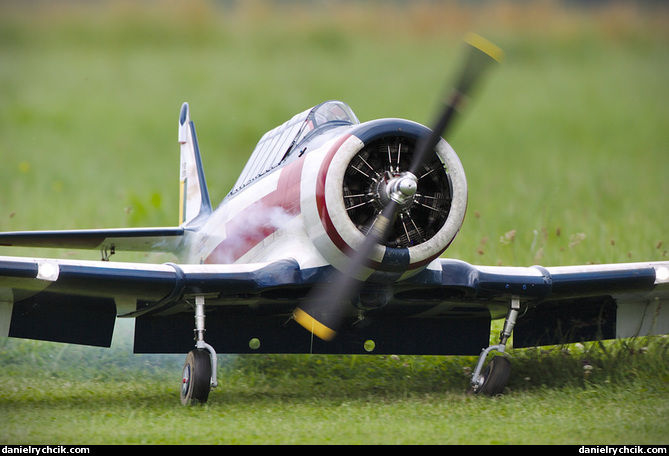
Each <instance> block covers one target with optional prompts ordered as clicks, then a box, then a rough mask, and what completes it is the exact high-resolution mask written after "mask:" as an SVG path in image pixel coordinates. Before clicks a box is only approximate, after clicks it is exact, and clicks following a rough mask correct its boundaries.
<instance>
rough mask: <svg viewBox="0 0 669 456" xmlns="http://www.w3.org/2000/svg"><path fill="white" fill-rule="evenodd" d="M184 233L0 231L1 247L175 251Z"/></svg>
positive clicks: (150, 230)
mask: <svg viewBox="0 0 669 456" xmlns="http://www.w3.org/2000/svg"><path fill="white" fill-rule="evenodd" d="M184 233H185V230H184V228H181V227H174V228H119V229H103V230H61V231H10V232H3V233H0V246H13V247H54V248H66V249H98V250H107V251H108V252H112V251H113V250H116V249H118V250H129V251H140V252H142V251H159V252H174V251H176V250H177V249H178V247H179V245H180V244H181V242H182V239H183V236H184Z"/></svg>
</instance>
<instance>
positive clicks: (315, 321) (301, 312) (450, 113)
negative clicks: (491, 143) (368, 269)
mask: <svg viewBox="0 0 669 456" xmlns="http://www.w3.org/2000/svg"><path fill="white" fill-rule="evenodd" d="M465 43H466V44H467V45H468V52H467V57H466V62H465V67H464V69H463V71H462V73H461V76H460V79H459V80H458V83H457V85H456V86H455V88H454V89H453V91H452V93H451V94H450V95H449V97H447V98H446V100H445V102H444V104H443V106H442V108H441V110H440V112H439V116H438V117H437V120H436V122H435V123H434V126H433V128H432V130H431V132H430V134H429V135H426V136H424V137H423V138H421V139H420V140H419V142H418V144H417V146H416V151H415V153H414V157H413V161H412V163H411V165H410V166H409V172H410V173H411V174H413V175H415V174H416V173H417V170H418V169H419V168H420V166H421V165H422V163H423V162H424V161H425V158H426V156H427V154H428V153H429V152H430V151H431V150H433V149H434V148H435V146H436V145H437V143H438V142H439V140H440V138H441V137H442V136H443V135H444V134H445V132H446V131H447V129H448V127H449V126H450V125H451V122H452V119H453V117H454V114H455V113H456V112H458V110H459V109H460V108H461V105H462V103H463V102H464V101H465V100H466V97H467V95H468V94H469V93H470V92H471V89H472V87H473V85H474V83H475V82H476V81H477V80H478V79H479V78H480V76H481V74H482V73H483V72H484V71H485V70H486V69H487V68H488V67H489V66H490V64H491V63H493V62H495V61H500V60H501V58H502V56H503V52H502V50H501V49H500V48H498V47H497V46H496V45H494V44H493V43H491V42H490V41H488V40H486V39H485V38H483V37H481V36H479V35H474V34H472V35H470V36H468V37H467V39H466V40H465ZM414 191H415V190H414ZM398 208H399V203H398V202H397V201H396V200H395V199H394V198H391V199H390V201H389V202H388V203H387V204H386V206H385V207H384V208H383V211H382V212H381V213H380V214H378V215H377V216H376V219H375V220H374V222H373V224H372V226H371V227H370V229H369V232H368V233H367V235H366V237H365V240H364V242H363V244H362V245H361V246H360V248H358V249H357V250H356V251H355V252H353V255H352V257H351V260H350V263H349V265H348V267H347V268H345V272H342V271H339V270H335V272H334V274H335V277H333V279H332V281H331V282H330V283H329V284H328V285H326V286H324V287H323V288H321V289H319V290H316V291H315V292H314V293H312V295H311V296H309V297H307V300H306V301H305V303H304V304H302V305H301V306H299V307H297V308H296V309H295V311H294V312H293V318H294V319H295V321H297V322H298V323H299V324H300V325H301V326H303V327H304V328H305V329H307V330H308V331H310V332H311V333H312V334H314V335H315V336H317V337H319V338H320V339H323V340H326V341H328V340H332V339H333V338H334V337H335V336H336V335H337V331H338V328H339V326H340V324H341V321H342V320H343V318H344V314H345V312H346V311H347V305H346V302H347V301H348V300H350V299H351V298H353V297H355V296H356V295H357V294H358V293H359V292H360V290H361V289H362V287H363V286H364V281H362V280H359V279H358V278H359V277H361V273H362V271H363V270H364V268H365V263H366V262H367V260H368V256H369V255H370V253H371V252H372V250H373V249H374V247H375V246H376V244H379V243H382V242H383V241H384V240H385V237H386V236H387V234H388V232H389V228H390V227H391V226H392V224H393V222H394V220H395V217H396V216H397V211H398Z"/></svg>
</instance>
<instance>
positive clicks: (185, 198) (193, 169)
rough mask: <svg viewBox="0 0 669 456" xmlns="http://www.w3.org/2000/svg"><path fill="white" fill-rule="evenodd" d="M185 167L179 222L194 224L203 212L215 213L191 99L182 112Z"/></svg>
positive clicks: (180, 193) (182, 154)
mask: <svg viewBox="0 0 669 456" xmlns="http://www.w3.org/2000/svg"><path fill="white" fill-rule="evenodd" d="M179 144H180V146H181V167H180V168H181V169H180V178H179V226H182V225H192V224H194V223H197V222H196V219H198V218H200V217H201V216H206V215H209V214H211V200H210V199H209V191H208V190H207V183H206V180H205V177H204V169H203V167H202V158H201V157H200V149H199V147H198V144H197V135H196V134H195V125H194V124H193V122H192V121H191V120H190V111H189V107H188V103H184V104H183V105H182V106H181V113H180V115H179Z"/></svg>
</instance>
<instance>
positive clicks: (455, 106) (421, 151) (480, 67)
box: [409, 34, 504, 174]
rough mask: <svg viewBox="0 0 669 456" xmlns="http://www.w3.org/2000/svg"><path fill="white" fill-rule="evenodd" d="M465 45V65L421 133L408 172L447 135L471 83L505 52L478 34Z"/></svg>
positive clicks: (416, 166)
mask: <svg viewBox="0 0 669 456" xmlns="http://www.w3.org/2000/svg"><path fill="white" fill-rule="evenodd" d="M465 44H467V56H466V61H465V67H464V68H463V70H462V73H461V75H460V79H459V81H458V83H457V84H456V85H455V87H454V88H453V89H452V90H451V92H450V93H449V94H448V96H447V97H446V99H445V100H444V104H443V106H442V108H441V110H440V112H439V116H437V120H436V121H435V122H434V126H433V128H432V131H431V133H430V134H429V135H427V136H424V137H423V138H422V140H421V141H419V143H418V145H417V146H416V153H415V155H414V160H413V162H412V164H411V167H410V168H409V171H410V172H412V173H413V174H416V172H417V169H418V167H420V165H421V164H422V163H423V161H424V159H425V156H426V155H427V153H428V152H429V151H431V150H432V149H434V147H435V146H436V145H437V143H438V142H439V139H440V138H441V137H442V136H446V133H447V131H448V129H449V127H450V126H451V124H452V120H453V118H454V115H455V114H456V113H457V112H458V111H459V110H460V109H461V108H462V105H463V104H464V103H465V102H466V101H467V98H468V95H469V94H470V93H471V91H472V88H473V87H474V83H475V82H476V81H477V80H478V79H479V78H480V77H481V76H482V75H483V73H484V72H485V70H486V69H488V67H489V66H490V65H491V64H492V63H495V62H501V60H502V58H503V57H504V51H502V50H501V49H500V48H499V47H497V46H496V45H495V44H494V43H492V42H490V41H488V40H487V39H485V38H483V37H482V36H480V35H477V34H470V35H469V36H468V37H467V38H466V39H465Z"/></svg>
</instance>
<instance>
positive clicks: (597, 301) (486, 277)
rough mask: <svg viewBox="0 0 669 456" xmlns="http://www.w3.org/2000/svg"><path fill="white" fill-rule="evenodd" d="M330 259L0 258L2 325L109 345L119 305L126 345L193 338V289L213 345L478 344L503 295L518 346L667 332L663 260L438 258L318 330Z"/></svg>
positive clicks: (266, 348)
mask: <svg viewBox="0 0 669 456" xmlns="http://www.w3.org/2000/svg"><path fill="white" fill-rule="evenodd" d="M329 272H330V267H323V268H314V269H308V270H302V269H300V268H299V265H298V264H297V262H295V261H292V260H281V261H276V262H272V263H259V264H248V265H238V264H233V265H176V264H171V263H170V264H143V263H118V262H98V261H75V260H51V259H30V258H16V257H0V336H10V337H19V338H29V339H39V340H51V341H59V342H68V343H78V344H86V345H97V346H109V345H110V344H111V338H112V334H113V329H114V323H115V321H116V318H117V316H118V317H134V318H135V319H136V322H135V341H134V344H135V351H136V352H138V353H184V352H186V351H188V350H189V349H190V348H192V346H193V327H194V319H193V316H194V313H193V309H192V307H191V305H190V303H191V302H192V301H193V300H194V296H195V295H202V296H205V299H206V303H207V330H208V331H207V341H208V342H209V343H210V344H212V345H213V346H215V347H216V349H217V351H219V352H220V353H247V352H263V353H310V352H313V353H367V352H369V351H370V350H371V351H372V352H373V353H395V354H403V353H410V354H468V355H476V354H478V353H480V350H481V349H482V348H483V347H485V346H487V345H488V343H489V339H490V322H491V320H492V319H496V318H503V317H504V316H505V315H506V312H507V310H508V307H509V302H510V300H511V297H517V298H519V299H520V301H521V304H522V307H523V308H522V316H521V317H520V318H519V319H518V322H517V324H516V329H515V331H514V346H515V347H525V346H533V345H548V344H558V343H563V342H574V341H583V340H594V339H606V338H617V337H633V336H637V335H647V334H664V333H668V332H669V316H668V312H667V310H666V306H667V303H668V302H669V262H656V263H630V264H619V265H598V266H570V267H556V268H542V267H539V266H536V267H530V268H507V267H485V266H473V265H470V264H468V263H465V262H462V261H456V260H445V259H440V260H437V261H435V262H433V263H432V264H431V265H430V266H429V267H428V268H426V269H425V270H424V271H423V272H422V273H420V274H418V275H416V276H414V277H412V278H411V279H409V280H407V281H404V282H399V283H396V284H393V285H392V286H391V287H390V288H388V287H386V286H377V285H368V286H367V287H366V288H365V289H364V290H363V293H362V294H361V297H360V300H359V301H358V302H355V303H353V304H354V305H352V306H350V309H351V314H350V315H349V318H348V322H347V325H346V329H345V330H343V331H342V332H341V333H340V334H339V335H338V336H337V337H336V338H335V340H333V341H331V342H324V341H321V340H319V339H318V338H313V337H312V334H311V333H309V332H308V331H304V329H303V328H301V327H300V326H299V325H298V324H297V323H295V322H294V321H292V318H291V315H292V312H293V310H294V309H295V307H296V305H297V304H298V303H299V302H300V300H302V299H303V298H304V297H305V296H306V295H307V293H308V291H309V289H311V288H312V287H314V286H319V285H321V284H324V283H326V282H327V281H328V278H329ZM363 296H364V299H363ZM379 297H381V299H379ZM377 304H378V305H377ZM663 306H664V307H665V310H664V311H663V310H662V307H663ZM251 341H255V342H254V343H253V344H250V342H251ZM258 341H259V342H260V345H258Z"/></svg>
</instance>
